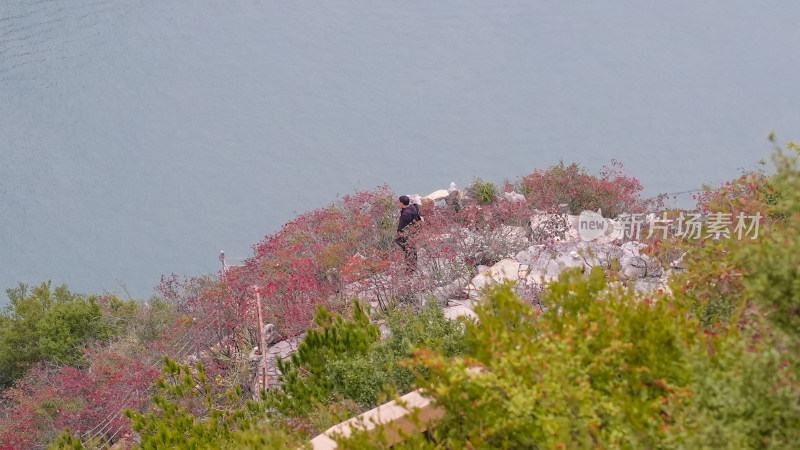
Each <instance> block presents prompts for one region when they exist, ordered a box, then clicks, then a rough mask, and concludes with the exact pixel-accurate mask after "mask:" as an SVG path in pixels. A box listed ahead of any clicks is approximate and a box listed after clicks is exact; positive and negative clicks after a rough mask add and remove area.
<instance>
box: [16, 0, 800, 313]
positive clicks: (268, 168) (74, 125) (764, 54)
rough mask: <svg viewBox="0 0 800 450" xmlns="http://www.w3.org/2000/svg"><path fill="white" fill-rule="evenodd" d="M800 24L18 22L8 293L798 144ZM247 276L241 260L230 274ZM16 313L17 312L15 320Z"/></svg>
mask: <svg viewBox="0 0 800 450" xmlns="http://www.w3.org/2000/svg"><path fill="white" fill-rule="evenodd" d="M798 21H800V2H788V1H785V0H781V1H777V0H775V1H770V0H765V1H759V2H754V1H743V0H724V1H723V0H706V1H702V2H698V1H696V0H677V1H671V2H642V1H623V0H609V1H605V2H597V1H570V2H547V3H545V2H531V1H497V2H466V3H465V2H456V1H450V0H439V1H435V2H431V1H402V2H375V1H366V0H364V1H342V2H319V1H292V2H269V1H267V2H265V1H255V0H241V1H227V2H222V1H208V0H195V1H191V2H188V1H178V0H159V1H145V0H38V1H37V0H0V205H2V214H1V215H0V286H2V287H8V286H12V285H14V284H15V283H16V282H18V281H26V282H38V281H41V280H46V279H52V280H54V281H55V282H58V283H61V282H66V283H68V284H69V285H70V286H71V287H73V288H74V289H76V290H78V291H82V292H101V291H103V290H108V291H112V292H120V291H121V285H122V284H125V285H127V287H128V290H129V292H130V293H131V295H133V296H134V297H139V298H141V297H146V296H148V295H149V294H150V293H151V292H152V287H153V286H154V285H155V284H156V283H157V282H158V280H159V276H160V275H161V274H165V273H172V272H174V273H178V274H186V275H191V274H199V273H207V272H214V271H216V270H217V268H218V265H219V263H218V261H217V252H218V251H219V250H220V249H225V250H226V252H227V254H228V255H229V256H230V257H231V259H234V260H235V259H236V258H237V257H239V258H243V257H245V256H248V255H249V254H250V252H251V250H250V246H251V245H252V244H254V243H255V242H257V241H258V240H259V239H261V238H262V237H263V236H264V235H265V234H268V233H270V232H273V231H275V230H276V229H278V228H279V227H280V225H282V224H283V223H285V222H286V221H287V220H290V219H291V218H292V217H294V216H295V215H296V214H297V213H301V212H303V211H306V210H309V209H312V208H316V207H319V206H324V205H326V204H328V203H330V202H332V201H334V200H335V199H336V197H337V196H338V195H343V194H347V193H350V192H353V191H355V190H358V189H370V188H374V187H376V186H378V185H381V184H388V185H390V186H392V187H393V188H394V189H395V190H396V191H398V192H404V193H405V192H407V193H413V192H417V193H421V194H423V195H425V194H427V193H429V192H430V191H433V190H436V189H440V188H445V187H447V185H448V184H449V182H450V181H456V182H457V183H458V184H459V185H461V186H463V185H465V184H467V183H468V182H469V181H470V179H471V178H472V177H473V176H481V177H483V178H484V179H489V180H494V181H502V180H503V179H504V178H514V177H516V176H519V175H522V174H525V173H529V172H531V171H533V170H534V169H535V168H544V167H546V166H548V165H550V164H552V163H554V162H556V161H558V160H559V159H562V158H563V159H565V160H567V161H570V160H574V161H579V162H581V163H583V164H584V165H585V166H587V167H588V168H590V169H591V170H598V169H599V168H600V167H601V165H602V164H603V163H606V162H608V161H609V160H610V159H612V158H616V159H619V160H621V161H622V162H624V163H625V164H626V169H627V172H628V173H629V174H632V175H635V176H637V177H639V178H641V180H642V181H643V183H644V184H645V186H646V188H647V191H648V193H656V192H675V191H683V190H687V189H695V188H697V187H698V186H699V185H700V184H701V183H703V182H718V181H722V180H725V179H728V178H730V177H732V176H735V175H736V174H737V168H741V167H744V168H753V167H755V163H756V162H757V161H758V160H759V159H762V158H765V157H767V156H768V154H769V151H770V147H769V145H768V144H767V142H766V139H765V138H766V136H767V134H768V133H769V132H770V131H771V130H776V131H777V133H778V136H779V138H782V139H784V140H789V139H799V138H800V129H798V125H800V89H798V85H797V80H798V73H800V70H799V69H800V62H799V60H798V48H800V45H798V44H800V27H798V26H797V23H798ZM234 262H235V261H234ZM4 300H5V299H3V301H4Z"/></svg>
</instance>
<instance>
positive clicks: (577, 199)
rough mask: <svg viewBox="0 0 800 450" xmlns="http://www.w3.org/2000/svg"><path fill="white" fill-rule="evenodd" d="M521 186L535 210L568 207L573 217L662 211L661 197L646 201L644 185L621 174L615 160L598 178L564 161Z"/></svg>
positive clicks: (604, 168) (532, 176)
mask: <svg viewBox="0 0 800 450" xmlns="http://www.w3.org/2000/svg"><path fill="white" fill-rule="evenodd" d="M522 186H523V188H524V190H525V191H526V193H527V195H526V197H527V198H528V201H529V202H530V203H531V205H532V206H533V207H534V208H537V209H542V210H551V209H552V208H553V207H555V206H558V205H559V204H567V205H568V206H569V208H570V212H571V213H572V214H580V213H581V211H584V210H591V211H596V210H597V209H602V211H603V216H604V217H617V216H618V215H620V214H622V213H643V212H647V211H650V210H657V209H661V206H662V205H661V202H662V198H661V197H659V198H657V199H655V200H650V201H648V200H643V199H642V198H641V191H642V184H641V183H640V182H639V180H638V179H636V178H632V177H628V176H627V175H625V174H624V173H623V172H622V164H621V163H620V162H619V161H616V160H612V161H611V166H610V167H609V166H604V167H603V170H602V171H601V173H600V176H599V177H596V176H594V175H591V174H589V173H587V172H586V170H585V169H583V168H582V167H581V166H579V165H578V164H575V163H573V164H570V165H566V164H564V163H563V162H561V163H559V164H557V165H555V166H552V167H550V168H548V169H547V170H536V171H535V172H533V173H532V174H530V175H527V176H525V177H523V179H522Z"/></svg>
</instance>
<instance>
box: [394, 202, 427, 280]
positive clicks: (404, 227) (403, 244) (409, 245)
mask: <svg viewBox="0 0 800 450" xmlns="http://www.w3.org/2000/svg"><path fill="white" fill-rule="evenodd" d="M410 203H411V201H410V200H409V198H408V196H407V195H401V196H400V198H399V199H398V201H397V206H399V207H400V220H399V221H398V223H397V237H396V238H395V239H394V242H395V243H397V245H399V246H400V248H402V249H403V252H404V253H405V255H406V262H407V263H408V268H409V271H413V270H414V269H416V268H417V249H416V248H414V243H413V242H410V241H409V240H408V237H409V234H410V233H411V232H413V228H414V227H413V226H412V227H410V228H409V226H410V225H412V224H413V223H415V222H418V221H420V220H421V219H422V217H421V216H420V215H419V207H418V206H417V205H412V204H410Z"/></svg>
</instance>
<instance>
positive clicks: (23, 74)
mask: <svg viewBox="0 0 800 450" xmlns="http://www.w3.org/2000/svg"><path fill="white" fill-rule="evenodd" d="M131 3H132V2H130V0H83V1H81V0H34V1H20V2H13V1H9V2H8V3H6V4H5V6H4V9H3V11H0V80H2V81H9V80H12V79H16V80H22V79H31V78H36V77H38V76H39V75H40V74H43V73H53V71H54V70H55V71H58V70H61V69H65V68H67V69H68V68H75V67H80V66H83V65H85V64H86V63H88V62H90V61H91V58H93V57H94V56H93V52H92V50H94V49H97V48H98V46H101V45H103V44H104V43H105V42H106V40H107V39H108V37H109V36H113V35H114V32H115V29H116V28H117V27H119V26H121V25H122V24H123V21H122V20H121V19H124V17H125V16H126V15H127V14H128V13H129V12H130V10H131Z"/></svg>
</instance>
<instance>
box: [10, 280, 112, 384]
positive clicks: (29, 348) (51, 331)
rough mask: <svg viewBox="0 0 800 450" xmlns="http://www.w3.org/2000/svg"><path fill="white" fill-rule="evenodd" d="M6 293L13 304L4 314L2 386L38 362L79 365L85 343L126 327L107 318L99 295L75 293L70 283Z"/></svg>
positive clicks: (14, 290) (103, 337) (20, 287)
mask: <svg viewBox="0 0 800 450" xmlns="http://www.w3.org/2000/svg"><path fill="white" fill-rule="evenodd" d="M6 292H7V293H8V297H9V299H10V304H9V305H8V307H7V308H6V310H5V311H4V312H3V314H2V315H0V387H8V386H10V385H11V384H12V383H13V382H14V381H15V380H17V379H19V378H20V377H21V376H22V375H24V374H25V372H26V371H27V370H28V368H29V367H30V366H31V365H33V364H36V363H37V362H39V361H51V362H53V363H56V364H61V365H77V364H80V363H81V362H82V361H83V354H82V350H83V348H84V347H85V345H86V344H88V343H90V342H92V341H95V340H98V339H106V338H108V337H110V336H112V335H114V334H116V333H117V332H120V331H121V330H122V328H123V325H122V324H119V323H117V322H116V321H115V320H109V317H107V316H104V313H103V309H102V308H101V306H100V304H99V300H100V299H99V298H98V297H96V296H86V295H82V294H77V293H74V292H71V291H70V290H69V289H68V288H67V286H66V285H62V286H59V287H56V288H55V289H53V288H52V287H51V283H50V282H46V283H42V284H40V285H38V286H34V287H33V289H30V290H29V287H28V285H26V284H24V283H20V285H19V286H18V287H16V288H14V289H8V290H7V291H6ZM120 303H124V302H120ZM120 308H121V309H124V308H122V307H121V306H120Z"/></svg>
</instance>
